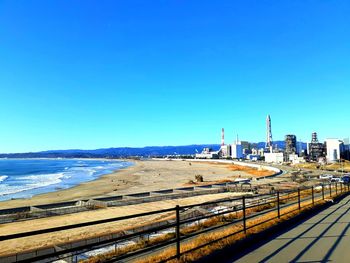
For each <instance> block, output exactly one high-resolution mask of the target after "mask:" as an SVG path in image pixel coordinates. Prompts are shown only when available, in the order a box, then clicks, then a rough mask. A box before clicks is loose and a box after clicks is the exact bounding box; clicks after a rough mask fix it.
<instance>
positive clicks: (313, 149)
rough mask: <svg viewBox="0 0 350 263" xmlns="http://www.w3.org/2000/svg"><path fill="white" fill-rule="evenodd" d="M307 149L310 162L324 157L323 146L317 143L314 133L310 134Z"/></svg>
mask: <svg viewBox="0 0 350 263" xmlns="http://www.w3.org/2000/svg"><path fill="white" fill-rule="evenodd" d="M308 148H309V158H310V160H311V161H318V160H319V159H320V158H322V157H325V145H324V144H323V143H320V142H318V139H317V133H316V132H313V133H312V139H311V143H309V145H308Z"/></svg>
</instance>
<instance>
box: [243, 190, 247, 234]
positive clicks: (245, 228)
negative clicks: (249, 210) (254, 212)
mask: <svg viewBox="0 0 350 263" xmlns="http://www.w3.org/2000/svg"><path fill="white" fill-rule="evenodd" d="M242 210H243V230H244V234H247V225H246V214H245V196H242Z"/></svg>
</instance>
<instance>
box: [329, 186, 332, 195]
mask: <svg viewBox="0 0 350 263" xmlns="http://www.w3.org/2000/svg"><path fill="white" fill-rule="evenodd" d="M329 197H332V184H331V183H330V184H329Z"/></svg>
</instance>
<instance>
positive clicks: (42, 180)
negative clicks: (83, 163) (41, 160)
mask: <svg viewBox="0 0 350 263" xmlns="http://www.w3.org/2000/svg"><path fill="white" fill-rule="evenodd" d="M64 176H65V175H64V173H56V174H37V175H28V176H23V177H21V178H20V179H21V180H25V181H24V182H23V185H12V186H10V185H7V184H1V185H0V195H9V194H15V193H19V192H23V191H28V190H33V189H36V188H41V187H45V186H49V185H53V184H58V183H60V182H61V181H62V178H63V177H64Z"/></svg>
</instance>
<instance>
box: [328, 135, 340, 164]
mask: <svg viewBox="0 0 350 263" xmlns="http://www.w3.org/2000/svg"><path fill="white" fill-rule="evenodd" d="M325 145H326V149H327V162H328V163H334V162H336V161H338V160H340V158H341V155H342V154H343V152H344V142H343V141H342V140H339V139H326V142H325Z"/></svg>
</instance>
